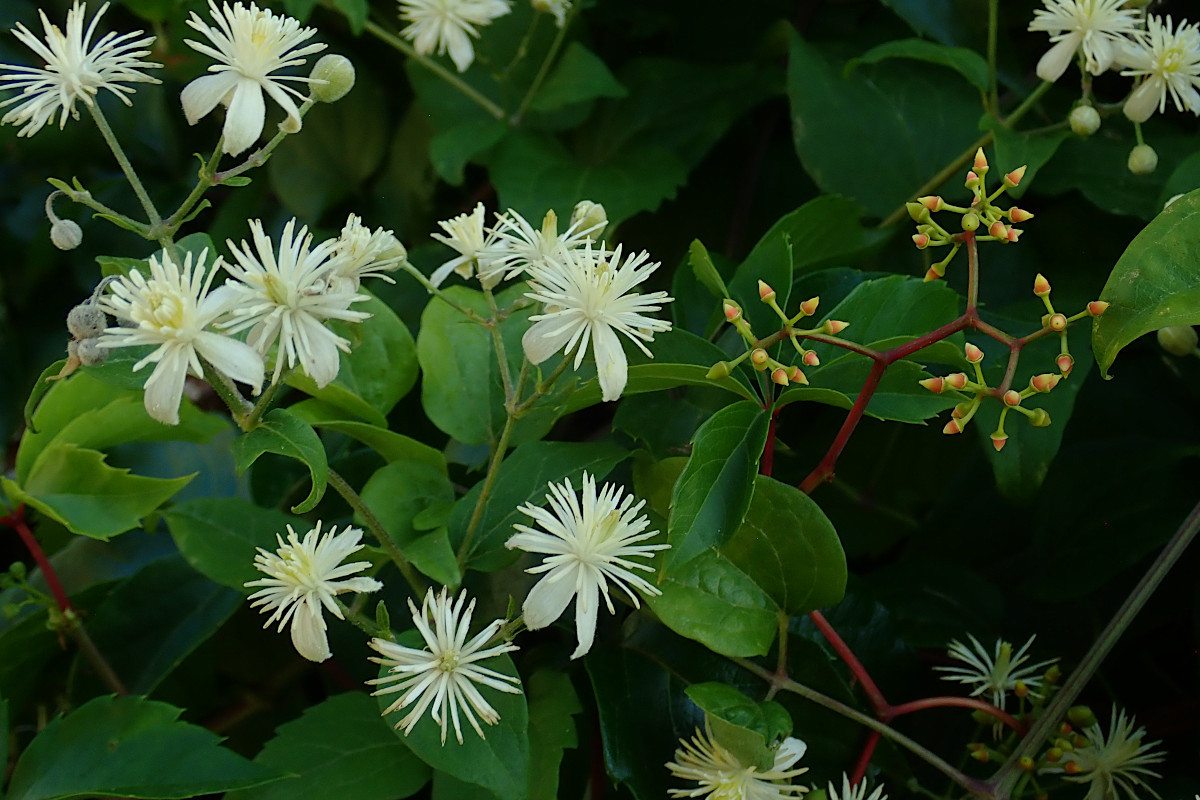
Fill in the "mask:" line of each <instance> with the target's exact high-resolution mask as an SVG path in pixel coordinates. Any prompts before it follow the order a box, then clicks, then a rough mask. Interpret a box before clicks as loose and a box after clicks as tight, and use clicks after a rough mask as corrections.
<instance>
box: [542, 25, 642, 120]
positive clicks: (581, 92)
mask: <svg viewBox="0 0 1200 800" xmlns="http://www.w3.org/2000/svg"><path fill="white" fill-rule="evenodd" d="M627 94H628V92H627V91H626V90H625V87H624V86H622V85H621V82H620V81H618V80H617V78H616V76H615V75H613V74H612V72H610V71H609V69H608V67H607V66H606V65H605V63H604V62H603V61H601V60H600V57H599V56H597V55H596V54H595V53H593V52H592V51H591V50H588V49H587V48H586V47H584V46H583V45H582V44H580V43H579V42H577V41H572V42H571V43H570V44H568V45H567V48H566V50H564V51H563V54H562V57H561V58H560V59H559V60H558V63H557V64H555V65H554V69H553V70H551V72H550V74H549V76H548V77H547V78H546V82H545V83H543V84H542V88H541V89H540V90H539V91H538V93H537V94H536V95H535V96H534V98H533V101H532V102H531V103H530V104H529V108H530V109H532V110H534V111H553V110H555V109H558V108H562V107H563V106H565V105H569V104H571V103H582V102H585V101H587V100H595V99H596V98H599V97H625V96H626V95H627Z"/></svg>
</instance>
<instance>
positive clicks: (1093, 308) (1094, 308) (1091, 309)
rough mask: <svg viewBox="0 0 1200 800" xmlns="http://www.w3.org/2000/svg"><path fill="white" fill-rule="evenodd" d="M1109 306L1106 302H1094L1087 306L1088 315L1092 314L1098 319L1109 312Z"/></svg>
mask: <svg viewBox="0 0 1200 800" xmlns="http://www.w3.org/2000/svg"><path fill="white" fill-rule="evenodd" d="M1108 305H1109V304H1108V303H1106V302H1104V301H1103V300H1093V301H1092V302H1090V303H1088V304H1087V310H1088V313H1089V314H1091V315H1092V316H1093V317H1098V316H1100V315H1101V314H1103V313H1104V312H1105V311H1108Z"/></svg>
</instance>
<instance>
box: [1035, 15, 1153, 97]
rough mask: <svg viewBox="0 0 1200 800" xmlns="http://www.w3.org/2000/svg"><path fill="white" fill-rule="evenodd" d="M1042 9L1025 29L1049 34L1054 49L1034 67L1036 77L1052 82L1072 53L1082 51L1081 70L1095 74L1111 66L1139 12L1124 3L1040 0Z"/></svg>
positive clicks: (1138, 16)
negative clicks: (1082, 65) (1043, 7)
mask: <svg viewBox="0 0 1200 800" xmlns="http://www.w3.org/2000/svg"><path fill="white" fill-rule="evenodd" d="M1042 3H1043V4H1044V5H1045V6H1046V8H1045V10H1042V9H1038V10H1037V11H1034V12H1033V21H1032V22H1030V23H1029V30H1031V31H1041V32H1043V33H1048V34H1050V41H1051V42H1053V43H1054V46H1053V47H1051V48H1050V49H1049V50H1047V51H1046V53H1045V55H1043V56H1042V58H1041V60H1039V61H1038V64H1037V75H1038V77H1039V78H1041V79H1042V80H1044V81H1051V82H1053V81H1056V80H1058V79H1059V78H1061V77H1062V74H1063V73H1064V72H1066V71H1067V67H1068V66H1069V65H1070V63H1071V59H1072V58H1074V57H1075V53H1076V52H1078V51H1080V50H1082V51H1083V62H1084V68H1085V69H1087V71H1088V72H1090V73H1091V74H1093V75H1099V74H1100V73H1102V72H1104V71H1105V70H1107V69H1108V68H1109V67H1111V66H1112V65H1113V61H1115V60H1116V58H1117V55H1118V53H1119V52H1120V50H1121V48H1122V47H1123V46H1124V44H1125V42H1126V41H1127V40H1126V39H1125V37H1126V36H1127V35H1131V34H1133V33H1134V32H1135V31H1136V30H1137V28H1138V22H1139V21H1140V19H1141V11H1140V10H1138V9H1134V8H1126V7H1125V0H1042Z"/></svg>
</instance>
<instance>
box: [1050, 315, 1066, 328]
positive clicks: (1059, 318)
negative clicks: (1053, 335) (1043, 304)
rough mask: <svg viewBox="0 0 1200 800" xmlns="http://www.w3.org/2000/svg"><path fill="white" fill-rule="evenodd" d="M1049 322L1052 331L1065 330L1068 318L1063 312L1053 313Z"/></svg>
mask: <svg viewBox="0 0 1200 800" xmlns="http://www.w3.org/2000/svg"><path fill="white" fill-rule="evenodd" d="M1047 324H1048V326H1049V328H1050V330H1052V331H1064V330H1066V329H1067V318H1066V317H1065V316H1063V315H1062V314H1051V315H1050V319H1049V320H1047Z"/></svg>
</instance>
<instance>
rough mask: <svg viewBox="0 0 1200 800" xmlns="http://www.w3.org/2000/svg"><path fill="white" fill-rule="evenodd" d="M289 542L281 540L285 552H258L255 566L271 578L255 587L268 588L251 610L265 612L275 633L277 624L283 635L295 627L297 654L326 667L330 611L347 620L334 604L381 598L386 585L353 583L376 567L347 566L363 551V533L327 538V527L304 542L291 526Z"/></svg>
mask: <svg viewBox="0 0 1200 800" xmlns="http://www.w3.org/2000/svg"><path fill="white" fill-rule="evenodd" d="M287 531H288V537H287V543H286V544H285V543H284V541H283V538H282V537H280V536H279V535H278V534H276V536H275V539H276V541H278V542H279V549H278V550H277V551H276V552H274V553H270V552H267V551H266V550H263V549H262V548H261V547H260V548H258V555H256V556H255V557H254V566H255V568H257V569H258V571H259V572H265V573H266V574H267V577H265V578H259V579H258V580H255V581H249V582H248V583H246V584H245V586H247V587H251V586H262V587H264V588H262V589H260V590H259V591H257V592H255V593H254V594H252V595H250V606H251V607H252V608H253V607H256V606H260V607H261V608H259V610H260V611H262V612H263V613H264V614H266V613H270V614H271V616H270V618H268V619H267V621H266V623H265V624H264V625H263V627H264V628H269V627H270V626H271V625H272V624H273V623H275V622H276V621H278V622H279V630H280V631H282V630H283V626H284V625H287V624H288V623H289V622H290V623H291V626H292V628H291V630H292V644H293V645H295V646H296V652H298V653H299V654H300V655H302V656H304V657H305V658H307V659H308V660H309V661H324V660H325V659H327V658H329V657H330V656H331V655H333V654H332V653H330V652H329V639H328V637H327V636H326V635H325V630H326V628H325V617H324V615H323V614H322V611H321V609H326V610H328V611H329V613H330V614H333V615H334V616H335V617H337V618H338V619H345V617H343V616H342V611H341V609H340V608H338V606H337V603H335V602H334V600H333V598H334V596H336V595H339V594H343V593H345V592H377V591H379V590H380V589H382V588H383V584H382V583H380V582H379V581H377V580H375V579H373V578H362V577H359V578H351V577H349V576H350V575H353V574H354V573H356V572H362V571H363V570H364V569H366V568H367V567H369V566H371V562H370V561H355V562H353V563H351V564H343V563H342V562H343V561H345V560H346V557H347V556H349V555H351V554H353V553H357V552H358V551H359V550H361V549H362V548H363V545H362V531H361V530H359V529H358V528H346V529H345V530H344V531H342V532H341V533H338V532H337V527H336V526H334V527H332V528H330V529H329V530H328V531H326V532H325V533H321V523H320V522H318V523H317V526H316V527H315V528H313V529H312V530H310V531H309V532H308V533H306V534H304V539H303V541H301V540H300V539H299V538H298V537H297V536H296V532H295V531H294V530H292V526H291V525H288V526H287Z"/></svg>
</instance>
